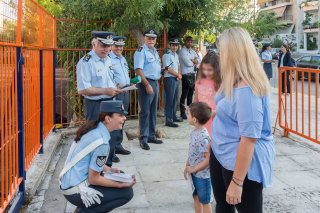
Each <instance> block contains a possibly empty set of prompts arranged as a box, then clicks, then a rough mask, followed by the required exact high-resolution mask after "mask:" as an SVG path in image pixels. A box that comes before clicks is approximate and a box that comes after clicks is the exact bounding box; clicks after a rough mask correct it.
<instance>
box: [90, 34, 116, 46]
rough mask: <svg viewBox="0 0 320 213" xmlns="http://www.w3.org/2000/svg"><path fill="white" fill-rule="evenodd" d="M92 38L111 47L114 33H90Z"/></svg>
mask: <svg viewBox="0 0 320 213" xmlns="http://www.w3.org/2000/svg"><path fill="white" fill-rule="evenodd" d="M91 34H92V37H93V38H96V39H98V40H99V41H101V42H102V43H104V44H107V45H112V44H113V36H114V33H112V32H106V31H92V32H91Z"/></svg>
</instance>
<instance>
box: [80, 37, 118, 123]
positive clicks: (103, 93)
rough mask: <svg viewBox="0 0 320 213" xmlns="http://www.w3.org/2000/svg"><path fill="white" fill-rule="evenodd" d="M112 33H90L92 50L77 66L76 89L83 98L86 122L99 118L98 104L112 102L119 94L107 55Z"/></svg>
mask: <svg viewBox="0 0 320 213" xmlns="http://www.w3.org/2000/svg"><path fill="white" fill-rule="evenodd" d="M113 36H114V33H111V32H104V31H92V37H93V39H92V50H91V51H90V52H89V53H87V54H86V55H85V56H84V57H82V58H81V59H80V61H79V62H78V64H77V67H76V70H77V71H76V72H77V89H78V93H79V95H82V96H83V97H84V115H85V117H86V120H88V121H92V120H93V121H95V120H97V119H98V118H99V108H100V103H101V102H102V101H106V100H112V99H113V97H114V96H116V95H118V94H120V93H121V90H120V89H117V87H116V85H115V83H114V82H113V72H112V62H111V59H110V58H109V57H108V54H109V52H110V50H111V47H112V45H113Z"/></svg>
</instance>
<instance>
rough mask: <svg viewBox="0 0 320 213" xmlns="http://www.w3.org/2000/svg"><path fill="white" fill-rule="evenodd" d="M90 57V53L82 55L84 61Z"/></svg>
mask: <svg viewBox="0 0 320 213" xmlns="http://www.w3.org/2000/svg"><path fill="white" fill-rule="evenodd" d="M90 58H91V55H90V54H88V53H87V54H86V55H85V56H84V58H83V60H84V61H86V62H88V61H89V60H90Z"/></svg>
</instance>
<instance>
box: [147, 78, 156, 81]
mask: <svg viewBox="0 0 320 213" xmlns="http://www.w3.org/2000/svg"><path fill="white" fill-rule="evenodd" d="M147 80H148V81H158V80H154V79H150V78H147Z"/></svg>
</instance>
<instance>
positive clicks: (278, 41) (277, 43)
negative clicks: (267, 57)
mask: <svg viewBox="0 0 320 213" xmlns="http://www.w3.org/2000/svg"><path fill="white" fill-rule="evenodd" d="M282 44H283V41H282V40H281V39H280V38H278V37H276V38H275V39H274V40H273V42H272V47H274V48H280V47H281V45H282Z"/></svg>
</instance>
